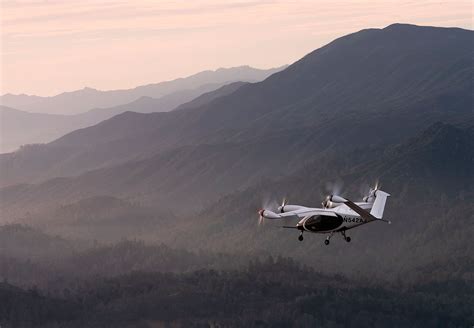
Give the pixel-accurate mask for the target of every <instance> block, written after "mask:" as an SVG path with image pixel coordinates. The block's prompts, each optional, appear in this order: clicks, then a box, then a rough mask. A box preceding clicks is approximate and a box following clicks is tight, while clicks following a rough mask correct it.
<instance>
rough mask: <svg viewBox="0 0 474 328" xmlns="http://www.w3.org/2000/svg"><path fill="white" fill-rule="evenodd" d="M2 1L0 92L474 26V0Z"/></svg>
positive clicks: (51, 88)
mask: <svg viewBox="0 0 474 328" xmlns="http://www.w3.org/2000/svg"><path fill="white" fill-rule="evenodd" d="M0 1H1V11H0V13H1V17H0V19H1V31H0V33H1V43H0V50H1V62H0V65H1V66H0V69H1V84H0V93H1V94H4V93H8V92H10V93H27V94H36V95H53V94H57V93H60V92H63V91H70V90H75V89H81V88H83V87H85V86H88V87H93V88H97V89H101V90H109V89H121V88H130V87H134V86H137V85H143V84H147V83H153V82H159V81H163V80H168V79H173V78H177V77H182V76H186V75H190V74H193V73H196V72H198V71H201V70H205V69H216V68H218V67H231V66H239V65H251V66H254V67H258V68H269V67H275V66H280V65H283V64H289V63H292V62H294V61H295V60H297V59H299V58H301V57H302V56H304V55H305V54H306V53H308V52H310V51H312V50H314V49H316V48H318V47H320V46H322V45H324V44H326V43H327V42H329V41H331V40H333V39H334V38H337V37H339V36H342V35H344V34H347V33H351V32H355V31H358V30H360V29H363V28H368V27H377V28H380V27H385V26H387V25H390V24H392V23H395V22H401V23H412V24H418V25H433V26H450V27H451V26H455V27H462V28H467V29H472V28H473V8H472V1H470V0H469V1H395V0H391V1H387V0H373V1H361V0H356V1H337V0H315V1H271V0H268V1H252V0H231V1H223V0H220V1H218V0H193V1H189V0H188V1H151V0H134V1H120V0H109V1H90V0H89V1H88V0H83V1H75V0H24V1H22V0H19V1H10V0H0Z"/></svg>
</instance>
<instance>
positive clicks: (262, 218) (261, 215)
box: [257, 209, 265, 226]
mask: <svg viewBox="0 0 474 328" xmlns="http://www.w3.org/2000/svg"><path fill="white" fill-rule="evenodd" d="M263 212H265V210H264V209H261V210H258V212H257V213H258V215H259V217H258V225H259V226H260V225H262V224H263V222H264V221H265V218H264V217H263Z"/></svg>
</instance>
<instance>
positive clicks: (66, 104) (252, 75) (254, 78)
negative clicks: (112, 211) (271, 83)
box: [0, 66, 285, 115]
mask: <svg viewBox="0 0 474 328" xmlns="http://www.w3.org/2000/svg"><path fill="white" fill-rule="evenodd" d="M284 68H285V66H282V67H279V68H273V69H266V70H265V69H256V68H253V67H249V66H240V67H232V68H219V69H217V70H215V71H210V70H209V71H203V72H200V73H197V74H194V75H191V76H188V77H185V78H179V79H175V80H171V81H165V82H160V83H154V84H148V85H143V86H138V87H136V88H133V89H124V90H110V91H100V90H96V89H92V88H84V89H82V90H76V91H71V92H64V93H61V94H59V95H56V96H52V97H40V96H29V95H24V94H22V95H13V94H5V95H3V96H1V97H0V104H2V105H3V106H6V107H12V108H15V109H19V110H23V111H27V112H33V113H47V114H62V115H72V114H79V113H84V112H86V111H88V110H91V109H93V108H108V107H115V106H118V105H123V104H127V103H130V102H133V101H135V100H137V99H139V98H142V97H151V98H161V97H163V96H166V95H169V94H172V93H175V92H181V91H183V90H193V89H197V88H200V87H202V86H204V85H206V84H215V85H217V86H216V87H215V88H216V89H217V88H218V87H219V86H222V85H224V84H228V83H230V82H237V81H242V82H258V81H261V80H264V79H265V78H267V77H268V76H270V75H272V74H273V73H276V72H278V71H280V70H282V69H284ZM207 91H211V90H207ZM189 100H191V99H188V101H189Z"/></svg>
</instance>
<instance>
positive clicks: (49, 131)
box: [0, 82, 247, 153]
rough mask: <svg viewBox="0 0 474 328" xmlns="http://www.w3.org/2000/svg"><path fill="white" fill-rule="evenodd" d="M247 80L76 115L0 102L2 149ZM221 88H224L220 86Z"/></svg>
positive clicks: (161, 108)
mask: <svg viewBox="0 0 474 328" xmlns="http://www.w3.org/2000/svg"><path fill="white" fill-rule="evenodd" d="M244 83H247V82H232V83H230V84H228V85H227V86H226V87H225V88H222V86H223V84H219V83H213V84H204V85H201V86H199V87H197V88H195V89H185V90H180V91H176V92H173V93H170V94H168V95H165V96H163V97H161V98H151V97H147V96H143V97H141V98H138V99H137V100H134V101H132V102H131V103H128V104H123V105H118V106H115V107H110V108H95V109H91V110H89V111H87V112H85V113H80V114H74V115H62V114H44V113H30V112H25V111H21V110H17V109H13V108H9V107H5V106H0V118H1V122H2V123H1V124H2V133H1V136H0V150H1V152H2V153H6V152H11V151H14V150H17V149H18V148H19V147H20V146H21V145H27V144H37V143H44V142H50V141H52V140H54V139H56V138H59V137H61V136H63V135H64V134H66V133H69V132H71V131H74V130H77V129H81V128H85V127H88V126H91V125H94V124H97V123H99V122H101V121H103V120H105V119H108V118H111V117H113V116H114V115H117V114H120V113H123V112H126V111H133V112H138V113H151V112H166V111H170V110H172V109H174V108H175V107H177V106H178V105H181V104H184V103H186V102H189V101H191V100H192V99H194V98H197V97H199V96H202V95H203V94H205V93H212V95H209V96H208V97H219V96H222V95H226V94H227V93H229V92H232V91H233V90H236V89H237V88H238V87H239V86H241V85H242V84H244ZM224 85H225V84H224ZM221 88H222V90H220V89H221ZM212 91H215V92H212ZM202 99H206V98H205V97H203V98H202Z"/></svg>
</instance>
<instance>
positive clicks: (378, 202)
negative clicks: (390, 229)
mask: <svg viewBox="0 0 474 328" xmlns="http://www.w3.org/2000/svg"><path fill="white" fill-rule="evenodd" d="M388 196H390V194H387V193H386V192H385V191H382V190H377V191H376V192H375V202H374V205H373V206H372V210H371V211H370V214H372V215H373V216H374V217H376V218H377V219H382V217H383V210H384V209H385V203H386V202H387V197H388Z"/></svg>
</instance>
